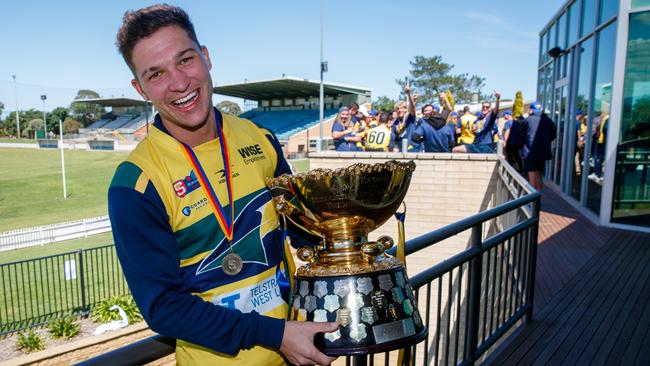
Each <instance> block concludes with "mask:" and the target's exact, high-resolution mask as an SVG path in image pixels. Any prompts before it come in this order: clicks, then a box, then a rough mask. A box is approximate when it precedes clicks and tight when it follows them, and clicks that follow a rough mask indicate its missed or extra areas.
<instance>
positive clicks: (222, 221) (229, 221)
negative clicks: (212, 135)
mask: <svg viewBox="0 0 650 366" xmlns="http://www.w3.org/2000/svg"><path fill="white" fill-rule="evenodd" d="M215 123H216V124H217V136H218V137H219V146H220V147H221V157H222V160H223V170H224V173H225V176H226V189H227V190H228V204H229V208H230V210H229V211H230V212H229V213H230V215H228V216H230V218H228V217H227V215H226V211H225V210H224V209H223V206H221V202H219V198H217V194H216V193H215V191H214V189H213V188H212V184H210V181H209V180H208V177H207V175H206V174H205V171H204V170H203V167H202V166H201V162H200V161H199V158H198V157H197V156H196V154H195V153H194V150H192V148H191V147H189V146H188V145H187V144H185V143H182V142H181V145H182V147H183V151H184V152H185V156H186V157H187V160H188V161H189V162H190V165H191V166H192V168H194V171H195V172H196V175H197V177H198V179H199V182H200V183H201V187H202V188H203V192H204V193H205V195H206V196H207V197H208V201H209V202H210V206H211V207H212V211H213V212H214V216H215V217H216V218H217V222H218V223H219V226H220V227H221V231H223V233H224V236H225V237H226V238H225V240H226V241H227V242H228V249H229V250H230V253H228V254H226V256H225V257H223V261H222V265H221V268H222V269H223V272H224V273H225V274H227V275H230V276H234V275H236V274H238V273H239V272H241V270H242V268H243V267H244V262H243V261H242V259H241V257H240V256H239V255H237V254H235V253H234V252H233V250H232V244H231V242H232V240H233V237H234V234H235V230H234V229H235V204H234V200H233V194H232V191H233V185H232V171H231V168H230V155H229V153H228V146H227V145H226V136H225V135H224V133H223V129H222V127H221V125H220V124H219V122H218V121H217V116H216V115H215Z"/></svg>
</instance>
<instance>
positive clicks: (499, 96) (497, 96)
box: [494, 90, 501, 99]
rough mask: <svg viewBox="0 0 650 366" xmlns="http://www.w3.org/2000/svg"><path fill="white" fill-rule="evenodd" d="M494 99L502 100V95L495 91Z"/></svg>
mask: <svg viewBox="0 0 650 366" xmlns="http://www.w3.org/2000/svg"><path fill="white" fill-rule="evenodd" d="M494 97H495V98H497V99H501V93H499V92H498V91H496V90H495V91H494Z"/></svg>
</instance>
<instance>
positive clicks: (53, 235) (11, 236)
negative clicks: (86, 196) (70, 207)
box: [0, 216, 111, 252]
mask: <svg viewBox="0 0 650 366" xmlns="http://www.w3.org/2000/svg"><path fill="white" fill-rule="evenodd" d="M108 231H111V222H110V221H109V219H108V216H99V217H91V218H87V219H83V220H77V221H69V222H64V223H59V224H51V225H45V226H37V227H32V228H27V229H19V230H13V231H5V232H3V233H0V252H2V251H5V250H11V249H20V248H27V247H33V246H36V245H45V244H50V243H55V242H58V241H64V240H70V239H78V238H85V237H87V236H89V235H94V234H100V233H105V232H108Z"/></svg>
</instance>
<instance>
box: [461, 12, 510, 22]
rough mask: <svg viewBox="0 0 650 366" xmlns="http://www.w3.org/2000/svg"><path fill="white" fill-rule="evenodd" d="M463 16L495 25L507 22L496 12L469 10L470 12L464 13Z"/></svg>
mask: <svg viewBox="0 0 650 366" xmlns="http://www.w3.org/2000/svg"><path fill="white" fill-rule="evenodd" d="M463 16H464V17H465V18H467V19H471V20H478V21H482V22H486V23H489V24H493V25H503V24H506V21H505V20H503V18H501V17H500V16H498V15H495V14H484V13H474V12H469V13H465V14H463Z"/></svg>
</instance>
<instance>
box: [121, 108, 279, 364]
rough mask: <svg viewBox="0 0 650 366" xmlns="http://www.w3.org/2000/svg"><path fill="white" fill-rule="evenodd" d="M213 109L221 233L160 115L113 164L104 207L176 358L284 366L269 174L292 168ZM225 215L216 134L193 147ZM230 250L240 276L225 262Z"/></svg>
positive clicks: (147, 309) (252, 129) (254, 129)
mask: <svg viewBox="0 0 650 366" xmlns="http://www.w3.org/2000/svg"><path fill="white" fill-rule="evenodd" d="M215 113H216V114H217V116H218V118H217V123H221V124H222V126H223V132H224V135H225V139H226V141H227V145H228V150H229V156H230V165H231V170H232V182H233V201H234V206H235V221H234V236H233V240H232V242H228V240H227V239H226V237H225V235H224V233H223V231H222V229H221V227H220V226H219V223H218V222H217V219H216V217H215V215H214V213H213V210H212V208H211V205H210V202H209V201H208V197H207V196H206V194H205V191H204V189H203V188H204V187H202V186H201V183H200V180H199V179H197V172H195V171H194V170H193V167H192V165H191V164H190V163H189V161H188V159H187V157H186V156H185V154H184V152H183V150H182V145H181V143H180V142H179V141H177V140H176V139H175V138H173V137H172V136H171V135H169V134H168V133H167V132H166V131H165V129H164V127H163V125H162V123H161V121H160V119H159V117H158V116H157V118H156V123H155V124H154V127H153V128H152V129H151V130H150V131H149V134H148V135H147V137H146V138H145V139H144V140H143V141H142V142H141V143H140V144H139V145H138V146H137V148H136V149H135V150H134V151H133V152H132V153H131V154H130V155H129V157H128V158H127V160H126V161H125V162H124V163H122V164H121V165H120V166H119V167H118V168H117V170H116V172H115V175H114V177H113V181H112V183H111V186H110V188H109V214H110V217H111V223H112V226H113V233H114V238H115V246H116V249H117V253H118V256H119V258H120V262H121V264H122V268H123V270H124V273H125V276H126V278H127V281H128V283H129V287H130V288H131V291H132V293H133V296H134V298H135V299H136V302H137V303H138V306H139V307H140V309H141V311H142V314H143V316H144V318H145V320H146V321H147V323H148V324H149V326H150V327H151V328H152V329H153V330H154V331H157V332H159V333H161V334H165V335H168V336H172V337H174V338H177V339H178V341H177V344H176V361H177V363H178V364H179V365H186V364H192V365H204V364H205V365H207V364H213V365H217V364H218V365H221V364H228V365H281V364H284V360H283V358H282V357H281V355H280V354H279V353H278V352H277V349H278V348H279V346H280V342H281V340H282V333H283V331H284V319H285V318H286V317H287V313H288V305H287V301H288V295H289V294H288V292H289V285H288V275H287V274H286V273H285V269H284V268H285V267H284V262H283V250H282V244H281V241H282V240H281V232H280V230H279V224H278V216H277V213H276V211H275V209H274V206H273V201H272V198H271V195H270V193H269V191H268V190H267V188H266V185H265V179H266V178H267V177H273V176H277V175H279V174H281V173H287V172H289V168H288V165H287V163H286V161H285V160H284V157H283V156H282V153H281V149H280V145H279V143H278V141H277V140H276V139H275V137H274V136H273V134H272V133H271V132H269V131H267V130H265V129H263V128H260V127H258V126H256V125H255V124H254V123H252V122H251V121H248V120H245V119H240V118H237V117H234V116H230V115H227V114H224V115H221V114H220V113H219V112H218V111H216V110H215ZM192 150H193V151H194V153H195V154H196V156H197V158H198V160H199V161H200V164H201V166H202V168H203V170H204V171H205V174H206V176H207V178H208V180H209V182H210V183H211V185H212V187H213V189H214V192H215V194H216V196H217V197H218V199H219V201H220V202H221V204H222V205H223V206H224V209H225V211H226V212H230V209H229V204H228V195H227V188H226V177H225V173H224V165H223V157H222V154H221V150H220V142H219V139H218V138H217V139H214V140H211V141H208V142H206V143H204V144H201V145H198V146H195V147H194V148H193V149H192ZM231 250H232V252H234V253H236V254H237V255H239V256H240V257H241V258H242V260H243V268H242V270H241V272H239V273H238V274H236V275H233V276H231V275H228V274H226V273H225V272H224V271H223V269H222V261H223V258H224V257H225V256H226V255H227V254H228V253H230V252H231Z"/></svg>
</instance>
